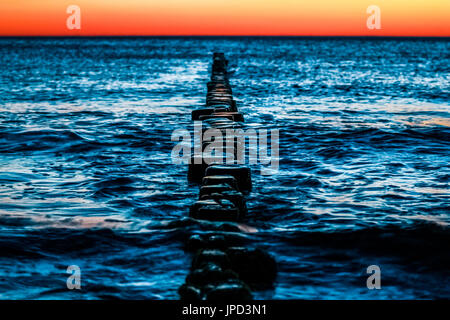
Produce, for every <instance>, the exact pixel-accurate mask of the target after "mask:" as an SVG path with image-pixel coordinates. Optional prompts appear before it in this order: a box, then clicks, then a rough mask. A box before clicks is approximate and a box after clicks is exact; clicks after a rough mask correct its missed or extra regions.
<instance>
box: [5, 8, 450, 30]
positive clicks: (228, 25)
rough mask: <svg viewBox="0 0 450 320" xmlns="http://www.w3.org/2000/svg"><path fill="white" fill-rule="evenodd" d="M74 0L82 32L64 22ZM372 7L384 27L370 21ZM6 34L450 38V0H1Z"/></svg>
mask: <svg viewBox="0 0 450 320" xmlns="http://www.w3.org/2000/svg"><path fill="white" fill-rule="evenodd" d="M71 4H75V5H78V6H79V7H80V8H81V30H68V29H67V27H66V19H67V17H68V16H69V14H67V13H66V8H67V7H68V6H69V5H71ZM372 4H374V5H377V6H379V7H380V9H381V30H369V29H368V28H367V26H366V20H367V17H368V16H369V15H368V14H367V13H366V8H367V7H368V6H369V5H372ZM0 35H349V36H352V35H378V36H450V0H368V1H366V0H158V1H156V0H71V1H66V0H0Z"/></svg>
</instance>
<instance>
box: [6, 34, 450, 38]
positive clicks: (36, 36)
mask: <svg viewBox="0 0 450 320" xmlns="http://www.w3.org/2000/svg"><path fill="white" fill-rule="evenodd" d="M127 37H130V38H131V37H133V38H177V37H178V38H243V37H247V38H374V39H380V38H411V39H420V38H422V39H427V38H429V39H433V38H437V39H447V38H448V39H450V35H448V36H447V35H446V36H437V35H434V36H421V35H417V36H414V35H407V36H404V35H195V34H194V35H164V34H163V35H136V34H129V35H113V34H112V35H101V34H99V35H94V34H93V35H45V34H43V35H0V38H127Z"/></svg>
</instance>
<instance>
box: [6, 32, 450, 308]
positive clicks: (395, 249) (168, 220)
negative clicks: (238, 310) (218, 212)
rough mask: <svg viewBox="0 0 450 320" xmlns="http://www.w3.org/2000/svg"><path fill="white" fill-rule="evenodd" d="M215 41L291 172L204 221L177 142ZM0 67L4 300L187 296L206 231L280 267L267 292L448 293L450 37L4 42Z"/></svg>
mask: <svg viewBox="0 0 450 320" xmlns="http://www.w3.org/2000/svg"><path fill="white" fill-rule="evenodd" d="M213 52H223V53H225V56H226V58H227V59H228V60H229V65H228V69H229V77H230V84H231V87H232V89H233V96H234V98H235V100H236V101H237V106H238V108H239V110H240V112H242V113H243V114H244V116H245V124H246V126H248V127H249V128H254V129H267V130H272V129H278V130H279V167H278V169H277V170H273V171H272V172H271V174H269V175H262V174H260V170H259V168H258V164H256V165H253V167H252V179H253V190H252V192H251V193H250V194H248V196H247V206H248V211H249V212H248V215H247V216H246V217H245V218H244V219H243V220H242V221H240V222H239V223H232V222H230V223H227V224H226V225H220V224H217V226H216V225H214V226H211V225H209V224H208V225H207V226H206V222H202V221H196V220H193V219H190V218H189V217H188V209H189V206H190V205H191V204H192V203H193V202H194V201H195V200H196V199H197V198H198V192H199V187H198V185H196V184H194V183H192V182H189V181H188V180H187V165H185V164H174V163H173V161H172V158H171V151H172V148H173V147H174V145H175V144H176V142H174V141H172V140H171V135H172V133H173V132H174V130H177V129H186V128H190V126H191V124H192V121H191V111H192V110H194V109H197V108H201V107H202V106H204V104H205V96H206V90H207V88H206V83H207V82H208V81H209V77H210V74H211V62H212V53H213ZM0 65H1V68H0V299H158V300H159V299H179V296H178V293H177V290H178V288H179V287H180V285H181V284H183V283H184V280H185V278H186V276H187V274H188V272H189V265H190V263H191V259H192V255H191V254H189V253H187V252H185V250H184V243H185V240H186V237H187V236H188V235H189V234H191V233H192V232H203V231H204V230H206V229H208V228H217V230H225V229H226V230H228V231H230V230H231V231H232V232H235V233H236V234H239V235H240V236H241V237H243V238H244V239H245V241H247V242H248V245H249V246H255V247H260V248H263V249H265V250H267V251H268V252H269V253H270V254H271V255H272V256H273V257H274V258H275V260H276V262H277V266H278V276H277V279H276V282H275V284H274V286H273V288H270V289H265V290H262V291H255V292H254V297H255V298H256V299H438V298H447V299H448V298H450V226H449V223H450V189H449V181H450V168H449V162H450V107H449V101H450V99H449V98H450V41H449V39H448V38H358V37H356V38H332V37H329V38H308V37H85V38H83V37H78V38H64V37H54V38H52V37H50V38H45V37H42V38H39V37H37V38H36V37H35V38H0ZM69 266H77V267H79V270H80V275H81V279H80V281H81V289H80V290H76V289H75V290H70V289H68V287H67V280H68V277H70V276H71V273H70V272H69V273H68V267H69ZM369 266H377V267H378V268H379V270H380V272H381V273H380V279H381V287H380V289H369V288H368V286H367V280H368V278H369V277H370V276H371V272H369V271H368V268H369ZM369 270H370V268H369Z"/></svg>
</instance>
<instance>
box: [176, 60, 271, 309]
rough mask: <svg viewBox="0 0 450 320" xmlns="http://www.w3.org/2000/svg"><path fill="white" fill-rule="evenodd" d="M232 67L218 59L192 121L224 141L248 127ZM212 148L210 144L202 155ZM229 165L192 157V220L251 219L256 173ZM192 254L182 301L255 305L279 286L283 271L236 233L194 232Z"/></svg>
mask: <svg viewBox="0 0 450 320" xmlns="http://www.w3.org/2000/svg"><path fill="white" fill-rule="evenodd" d="M227 66H228V61H227V60H226V59H225V56H224V54H223V53H214V54H213V63H212V70H211V80H210V82H208V84H207V87H208V92H207V96H206V105H205V107H204V108H201V109H198V110H194V111H192V120H193V121H201V123H202V127H203V129H204V130H207V129H211V128H212V129H217V130H220V131H221V132H223V136H224V137H225V136H226V132H225V131H226V130H227V129H239V128H241V127H242V122H244V115H243V114H242V113H240V112H239V111H238V109H237V106H236V101H235V100H234V99H233V94H232V89H231V86H230V83H229V80H228V73H227ZM225 140H226V139H225ZM226 142H228V143H226ZM211 143H212V141H210V140H208V139H206V141H205V140H204V141H203V144H202V151H203V150H204V149H205V148H207V147H208V145H210V144H211ZM225 143H226V144H225ZM230 146H231V147H230ZM239 147H242V146H239V145H238V141H237V140H234V138H233V141H231V143H230V141H224V150H225V153H232V154H234V155H236V154H237V153H238V150H237V149H238V148H239ZM235 159H236V158H235ZM223 163H224V160H223V159H218V163H211V162H205V160H204V159H203V158H202V157H201V155H200V156H199V155H195V154H194V156H192V158H191V163H190V164H189V169H188V179H189V180H190V181H193V182H197V183H200V192H199V198H198V200H197V201H195V202H194V203H193V204H192V206H191V207H190V210H189V215H190V217H191V218H194V219H200V220H208V221H240V220H242V219H243V218H244V217H245V216H246V215H247V204H246V195H248V193H249V192H251V189H252V179H251V170H250V168H249V167H247V166H245V165H239V164H237V162H235V163H231V164H230V163H229V162H228V161H227V164H223ZM186 250H187V251H189V252H192V253H193V259H192V264H191V267H190V272H189V274H188V276H187V277H186V282H185V284H183V285H182V286H181V287H180V288H179V290H178V292H179V294H180V298H181V299H182V300H189V301H199V300H204V299H206V300H210V301H227V300H251V299H253V293H252V292H253V291H254V290H260V289H267V288H270V287H273V284H274V281H275V278H276V272H277V271H276V269H277V268H276V263H275V260H274V259H273V257H272V256H271V255H269V254H268V253H267V252H266V251H264V250H261V249H259V248H255V247H253V246H252V247H251V248H250V247H249V246H243V245H242V243H241V242H240V241H239V238H237V237H236V235H235V234H233V232H226V231H224V232H217V231H214V230H211V232H202V233H194V234H192V235H190V236H189V239H188V240H187V243H186Z"/></svg>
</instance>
